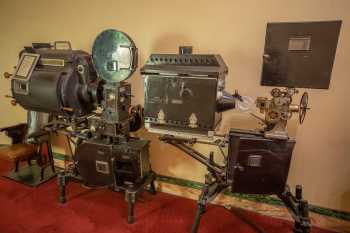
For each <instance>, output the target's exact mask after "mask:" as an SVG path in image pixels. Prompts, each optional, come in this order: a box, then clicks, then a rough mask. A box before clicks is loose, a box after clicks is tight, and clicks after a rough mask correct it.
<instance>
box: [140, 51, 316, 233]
mask: <svg viewBox="0 0 350 233" xmlns="http://www.w3.org/2000/svg"><path fill="white" fill-rule="evenodd" d="M191 51H192V49H191V48H190V47H180V50H179V54H152V55H151V56H150V57H149V59H148V60H147V62H146V64H145V65H144V66H143V67H142V69H141V74H142V75H143V77H144V84H145V104H144V107H145V109H144V119H145V127H146V128H147V129H148V130H149V131H150V132H154V133H158V134H161V136H160V140H162V141H163V142H165V143H168V144H170V145H172V146H175V147H177V148H178V149H180V150H182V151H183V152H185V153H186V154H188V155H189V156H191V157H192V158H194V159H196V160H197V161H199V162H200V163H202V164H203V165H205V166H206V167H207V169H208V174H207V175H206V177H205V184H204V186H203V189H202V193H201V195H200V196H199V200H198V203H197V204H198V209H197V213H196V216H195V222H194V224H193V226H192V232H193V233H195V232H197V231H198V228H199V223H200V219H201V216H202V215H203V214H204V213H205V209H206V205H207V204H208V203H209V202H210V201H211V200H213V199H214V198H215V197H216V196H217V195H218V194H219V193H222V192H223V191H224V190H227V189H228V190H229V191H230V192H234V193H244V194H263V195H272V194H274V195H277V196H278V197H279V198H280V199H281V200H282V201H283V203H284V204H285V205H286V207H287V208H288V210H290V212H291V215H292V217H293V218H294V220H295V227H294V232H298V233H299V232H300V233H308V232H310V218H309V216H308V203H307V201H305V200H304V199H303V198H302V188H301V186H297V188H296V193H295V195H293V194H292V192H291V191H290V190H289V187H288V185H287V184H286V181H287V176H288V171H289V167H290V161H291V156H292V152H293V148H294V144H295V140H293V139H291V138H289V137H288V134H287V131H286V123H287V121H288V119H290V117H291V115H292V113H293V112H297V111H298V112H300V113H301V115H300V119H301V121H302V120H303V119H304V117H305V112H306V109H307V94H305V95H304V97H303V98H302V104H301V106H297V105H293V104H292V96H293V95H294V94H295V93H296V90H295V89H286V90H285V91H284V90H280V89H274V90H273V92H272V95H273V98H272V99H267V98H258V100H257V106H258V107H259V108H260V109H261V111H262V112H263V113H265V116H266V117H265V119H262V120H263V122H264V123H265V125H266V127H265V128H264V129H263V130H261V131H257V130H251V131H247V130H239V129H231V130H230V132H229V133H228V134H227V135H224V136H222V135H216V133H215V130H216V128H217V125H218V124H219V123H220V121H221V113H222V112H223V111H226V110H229V109H233V108H235V106H236V105H237V104H239V101H242V96H240V95H239V94H238V93H237V92H236V93H235V94H233V95H232V94H229V93H228V92H226V91H225V90H224V88H225V76H226V74H227V73H228V69H227V66H226V65H225V63H224V61H223V59H222V57H221V56H220V55H210V54H206V55H200V54H198V55H197V54H192V53H191ZM179 109H181V111H179ZM195 143H203V144H209V145H214V146H217V147H218V148H219V149H220V150H219V151H221V152H222V154H223V155H224V157H225V159H224V162H223V163H218V162H217V161H215V159H214V154H213V153H212V152H211V153H209V154H208V155H204V154H202V153H200V152H199V151H197V150H196V149H195V148H193V145H194V144H195ZM225 146H228V154H227V155H225V153H224V150H223V148H224V147H225Z"/></svg>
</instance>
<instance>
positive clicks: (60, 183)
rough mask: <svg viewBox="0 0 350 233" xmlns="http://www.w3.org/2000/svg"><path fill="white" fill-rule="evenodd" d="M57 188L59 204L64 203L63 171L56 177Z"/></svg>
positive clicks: (64, 183) (64, 184) (64, 185)
mask: <svg viewBox="0 0 350 233" xmlns="http://www.w3.org/2000/svg"><path fill="white" fill-rule="evenodd" d="M57 180H58V188H59V202H60V203H62V204H63V203H65V202H66V201H67V200H66V174H65V172H64V171H61V172H60V173H58V175H57Z"/></svg>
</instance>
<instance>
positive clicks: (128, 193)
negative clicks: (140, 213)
mask: <svg viewBox="0 0 350 233" xmlns="http://www.w3.org/2000/svg"><path fill="white" fill-rule="evenodd" d="M136 68H137V48H136V46H135V44H134V42H133V41H132V39H131V38H130V37H129V36H128V35H127V34H125V33H123V32H120V31H117V30H106V31H103V32H102V33H101V34H99V35H98V36H97V38H96V40H95V42H94V44H93V50H92V57H91V56H90V55H89V54H88V53H86V52H83V51H79V50H72V49H71V46H70V43H69V42H56V43H55V44H54V46H52V45H51V44H49V43H35V44H33V45H32V46H31V47H25V49H24V50H23V51H22V52H21V53H20V60H19V63H18V65H17V69H16V72H15V73H14V74H13V75H12V93H13V98H14V101H15V102H16V103H18V104H20V105H21V106H22V107H24V108H25V109H27V110H34V111H39V112H46V113H50V114H51V118H52V120H51V121H50V122H49V123H48V124H47V125H46V126H45V130H46V131H48V132H60V133H62V134H64V135H66V137H67V139H68V142H69V146H70V149H71V152H72V155H73V161H72V162H71V164H70V165H69V166H68V168H67V169H65V170H62V171H61V172H60V173H59V174H58V184H59V192H60V195H59V201H60V202H61V203H64V202H66V187H67V183H68V182H69V181H71V180H75V181H80V182H82V183H84V184H85V185H86V186H89V187H108V188H110V189H112V190H114V191H125V199H126V201H127V203H128V223H132V222H133V221H134V218H133V215H134V214H133V212H134V211H133V210H134V203H135V201H136V198H137V196H138V195H139V194H140V193H141V192H142V191H143V190H145V189H147V190H149V191H150V192H152V193H155V187H154V179H155V174H154V173H153V172H152V170H151V165H150V162H149V141H148V140H145V139H141V138H136V137H133V136H131V135H130V132H134V131H136V130H138V129H139V128H140V127H141V126H142V124H143V114H142V111H143V109H142V107H141V106H139V105H137V106H132V105H131V97H132V94H131V86H130V84H128V83H127V82H125V80H126V79H128V78H129V77H130V76H131V75H132V74H133V73H134V71H135V70H136ZM71 144H74V147H75V151H74V152H73V150H72V148H71Z"/></svg>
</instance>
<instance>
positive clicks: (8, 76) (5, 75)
mask: <svg viewBox="0 0 350 233" xmlns="http://www.w3.org/2000/svg"><path fill="white" fill-rule="evenodd" d="M11 76H12V74H10V73H9V72H5V73H4V78H6V79H9V78H11Z"/></svg>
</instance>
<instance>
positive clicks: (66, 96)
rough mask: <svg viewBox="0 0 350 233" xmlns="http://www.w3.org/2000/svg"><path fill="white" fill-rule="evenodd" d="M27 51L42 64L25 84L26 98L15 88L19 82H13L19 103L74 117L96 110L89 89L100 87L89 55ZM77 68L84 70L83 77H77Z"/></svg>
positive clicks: (32, 49) (74, 51)
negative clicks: (35, 55)
mask: <svg viewBox="0 0 350 233" xmlns="http://www.w3.org/2000/svg"><path fill="white" fill-rule="evenodd" d="M26 50H28V48H26ZM26 50H25V51H24V52H30V53H36V54H40V60H39V62H38V65H37V66H36V67H35V69H34V71H33V73H32V75H31V77H30V78H29V80H28V83H27V84H26V85H28V93H27V94H25V93H19V92H17V91H16V90H15V87H14V85H16V82H20V81H18V80H14V79H13V80H12V82H11V83H12V88H11V89H12V94H13V97H14V98H15V99H16V102H17V103H19V104H20V105H21V106H22V107H23V108H25V109H27V110H33V111H39V112H46V113H54V114H64V115H66V114H69V115H75V116H80V115H84V114H87V113H90V112H91V111H92V110H93V109H94V100H93V98H92V96H90V95H89V93H88V89H89V88H91V87H93V88H96V87H97V76H96V73H95V71H94V68H93V65H92V62H91V58H90V55H89V54H88V53H86V52H84V51H80V50H55V49H49V48H44V49H35V48H29V51H26ZM78 65H82V66H83V67H84V70H85V72H84V74H83V75H82V76H80V75H79V74H78V71H77V69H78V68H77V67H78ZM65 109H70V110H71V111H65Z"/></svg>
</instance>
